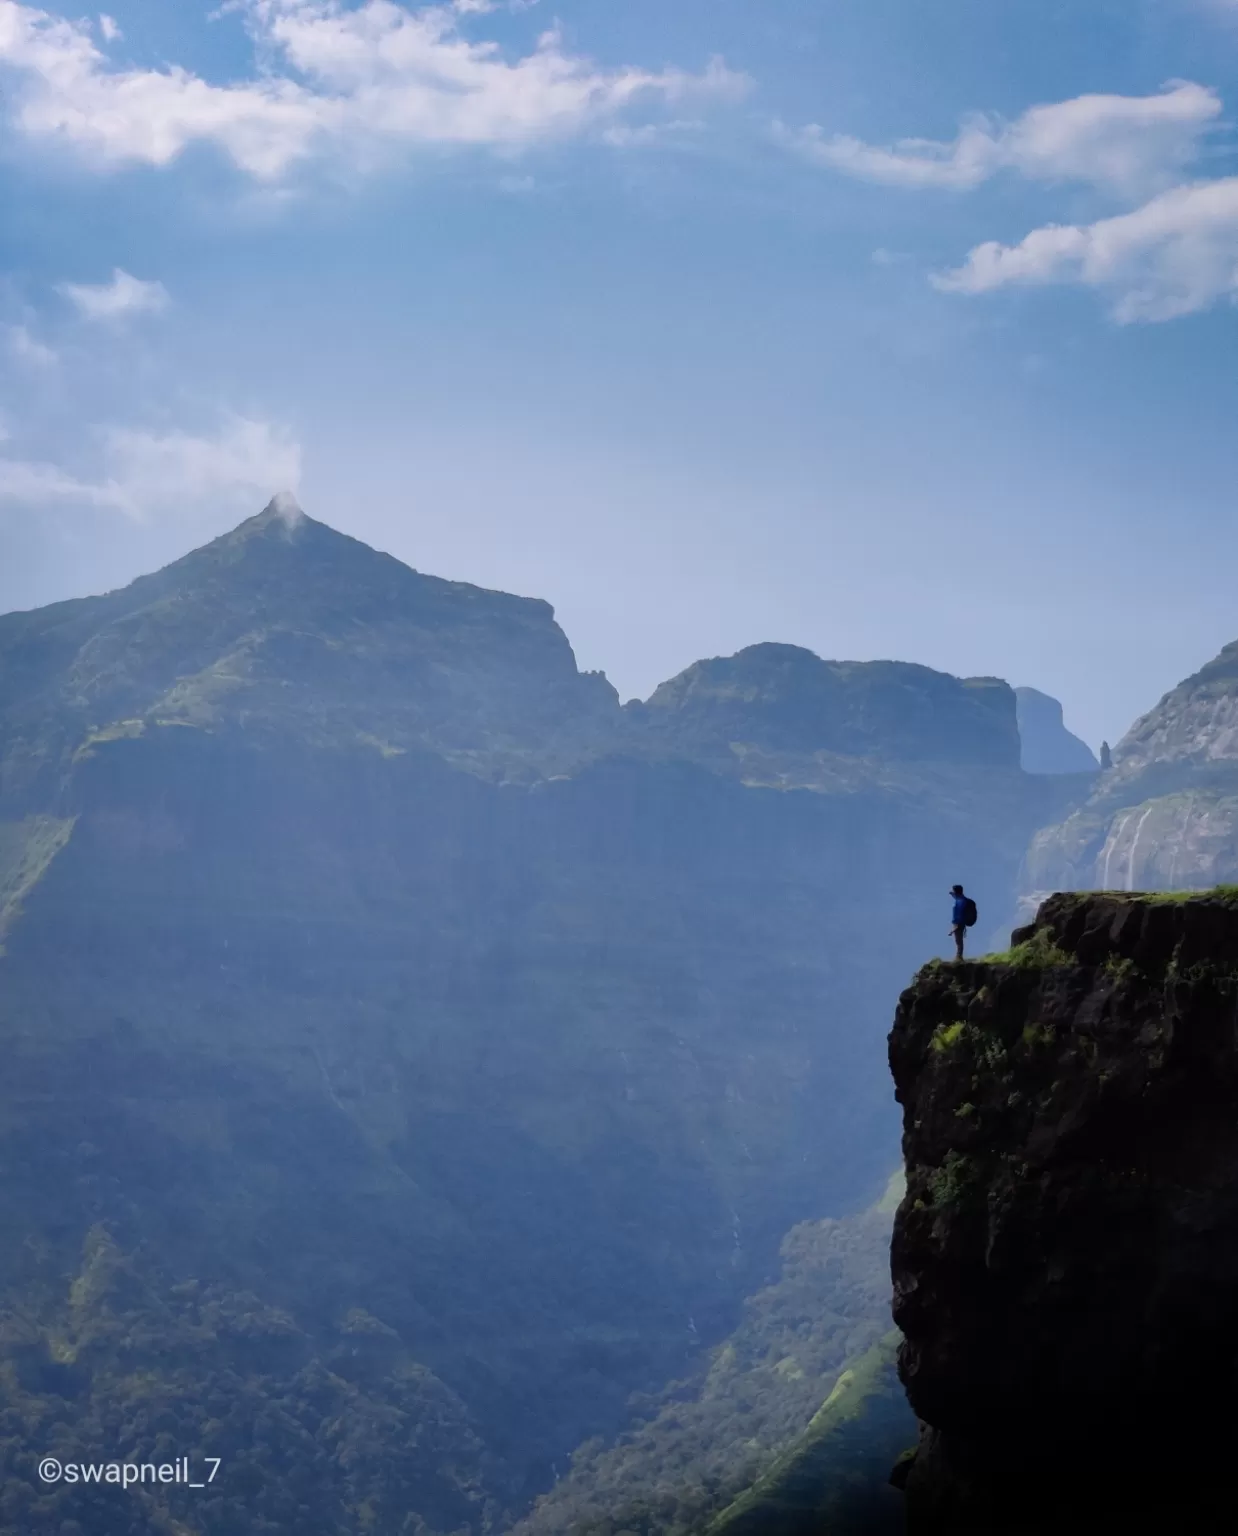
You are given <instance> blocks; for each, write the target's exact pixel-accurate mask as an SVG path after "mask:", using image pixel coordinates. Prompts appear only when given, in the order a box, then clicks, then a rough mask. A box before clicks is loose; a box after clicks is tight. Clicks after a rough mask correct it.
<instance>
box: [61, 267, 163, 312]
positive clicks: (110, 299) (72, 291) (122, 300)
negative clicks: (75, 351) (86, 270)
mask: <svg viewBox="0 0 1238 1536" xmlns="http://www.w3.org/2000/svg"><path fill="white" fill-rule="evenodd" d="M60 292H61V293H63V294H64V296H65V297H66V298H67V299H69V300H71V301H72V303H73V304H74V305H76V307H77V309H78V312H79V313H80V314H81V315H82V316H83V317H84V318H85V319H87V320H120V319H123V318H124V317H125V316H127V315H141V314H157V313H158V312H159V311H160V310H161V309H166V308H167V306H168V290H167V289H166V288H165V287H164V286H163V284H162V283H152V282H143V281H142V279H141V278H140V277H133V276H131V275H130V274H129V273H128V272H124V271H122V270H121V268H120V267H117V268H116V269H115V270H114V271H113V273H112V280H111V282H109V283H97V284H93V283H62V284H61V285H60Z"/></svg>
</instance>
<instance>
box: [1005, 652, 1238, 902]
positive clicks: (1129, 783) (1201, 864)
mask: <svg viewBox="0 0 1238 1536" xmlns="http://www.w3.org/2000/svg"><path fill="white" fill-rule="evenodd" d="M1231 880H1238V643H1235V644H1233V645H1227V646H1226V647H1225V649H1224V650H1223V651H1222V652H1221V654H1220V655H1219V656H1218V657H1216V658H1215V660H1213V661H1211V662H1209V663H1208V665H1207V666H1206V667H1203V668H1202V669H1201V670H1200V671H1199V672H1197V673H1195V675H1194V676H1193V677H1188V678H1187V679H1186V680H1185V681H1184V682H1182V683H1180V684H1179V685H1178V687H1177V688H1175V689H1173V690H1172V691H1171V692H1170V693H1167V694H1166V695H1165V697H1164V698H1163V699H1161V701H1160V703H1158V704H1157V705H1156V707H1155V708H1154V709H1151V710H1149V712H1148V713H1147V714H1146V715H1144V716H1143V717H1142V718H1141V719H1139V720H1137V721H1136V722H1135V724H1134V725H1133V726H1132V727H1131V729H1130V730H1129V731H1128V732H1127V733H1126V735H1125V736H1124V737H1123V738H1122V740H1121V741H1120V742H1119V743H1118V744H1117V746H1116V747H1115V748H1114V749H1113V767H1112V769H1111V770H1110V771H1109V772H1106V773H1104V774H1103V775H1101V776H1099V777H1098V778H1097V779H1096V780H1095V782H1094V784H1093V785H1092V787H1091V792H1090V794H1088V795H1087V797H1086V799H1084V800H1083V803H1082V804H1080V805H1079V806H1078V807H1077V809H1075V810H1073V811H1072V813H1071V815H1070V816H1069V817H1068V818H1067V819H1066V820H1064V821H1061V822H1058V823H1056V824H1053V825H1049V826H1047V827H1045V828H1044V829H1043V830H1042V831H1040V832H1038V833H1037V835H1036V836H1035V838H1034V839H1033V840H1032V844H1031V847H1030V849H1029V852H1028V855H1027V860H1026V864H1025V870H1024V876H1023V900H1022V905H1021V909H1020V915H1021V916H1022V917H1024V918H1026V917H1029V916H1030V915H1031V913H1032V912H1033V911H1034V910H1035V907H1036V905H1037V904H1038V903H1039V902H1040V901H1041V900H1043V899H1044V897H1045V895H1046V894H1048V893H1049V892H1050V891H1054V890H1115V889H1116V890H1125V891H1134V890H1202V889H1207V888H1208V887H1210V886H1213V885H1216V884H1220V883H1226V882H1228V881H1231Z"/></svg>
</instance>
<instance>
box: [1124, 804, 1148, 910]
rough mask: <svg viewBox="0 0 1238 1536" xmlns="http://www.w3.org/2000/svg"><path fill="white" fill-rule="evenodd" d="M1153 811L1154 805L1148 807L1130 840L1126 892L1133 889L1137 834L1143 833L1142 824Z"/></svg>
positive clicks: (1137, 844)
mask: <svg viewBox="0 0 1238 1536" xmlns="http://www.w3.org/2000/svg"><path fill="white" fill-rule="evenodd" d="M1153 810H1155V805H1150V806H1149V807H1148V808H1147V810H1146V811H1145V812H1144V813H1143V815H1142V816H1141V817H1140V818H1139V824H1138V826H1136V828H1135V836H1134V837H1133V838H1132V839H1131V856H1130V858H1129V859H1128V860H1127V861H1126V889H1127V890H1128V891H1133V890H1134V889H1135V850H1136V848H1138V847H1139V834H1140V833H1141V832H1142V831H1143V824H1144V822H1145V821H1147V819H1148V817H1149V816H1151V814H1152V812H1153Z"/></svg>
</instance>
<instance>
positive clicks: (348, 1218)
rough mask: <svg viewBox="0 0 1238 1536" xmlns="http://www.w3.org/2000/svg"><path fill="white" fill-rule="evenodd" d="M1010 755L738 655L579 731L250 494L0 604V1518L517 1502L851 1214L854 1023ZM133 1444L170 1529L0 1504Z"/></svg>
mask: <svg viewBox="0 0 1238 1536" xmlns="http://www.w3.org/2000/svg"><path fill="white" fill-rule="evenodd" d="M736 678H742V688H740V687H738V684H735V682H734V680H735V679H736ZM737 688H738V692H737ZM659 700H660V701H661V702H659ZM900 701H902V702H901V703H900ZM909 701H910V702H909ZM797 711H800V712H802V713H803V714H804V717H805V718H804V719H803V720H802V721H801V722H799V723H798V724H797V722H796V714H797ZM908 712H909V715H910V719H911V721H912V724H910V725H909V724H908V723H907V715H908ZM917 721H919V722H921V724H920V725H916V724H915V722H917ZM918 730H920V731H922V751H921V752H920V755H917V751H916V740H917V734H916V733H917V731H918ZM1017 751H1018V741H1017V735H1016V731H1015V718H1014V700H1013V696H1012V695H1011V693H1010V691H1009V690H1008V689H1006V688H1005V687H1004V685H1001V684H996V683H990V682H981V683H963V682H959V681H957V680H955V679H951V678H946V677H942V676H940V675H938V674H933V673H929V672H926V671H925V670H924V669H922V668H916V667H907V668H900V667H898V666H896V665H894V664H881V665H879V666H876V667H867V668H864V667H843V666H834V665H828V664H825V663H821V662H819V661H817V660H816V658H812V657H808V656H807V653H804V652H798V651H795V650H793V649H791V648H786V647H754V648H752V649H751V650H749V651H747V652H744V653H741V655H740V657H737V658H732V659H731V660H730V661H729V662H709V663H703V664H701V666H700V667H698V668H693V669H690V670H689V673H687V674H685V676H684V678H681V679H677V680H675V681H674V682H673V683H671V684H668V685H666V688H665V689H663V690H660V691H659V694H658V695H655V698H654V700H651V701H650V703H649V704H648V705H645V706H638V707H630V708H628V709H626V710H621V709H620V708H619V705H618V701H617V699H616V697H615V695H614V692H613V690H612V689H611V688H610V686H609V684H607V683H606V682H605V680H604V679H603V678H601V677H600V676H596V675H594V676H591V675H587V674H586V675H582V674H580V673H579V672H578V670H577V668H576V665H575V661H574V658H573V656H572V652H571V648H570V646H569V644H568V642H567V640H566V638H565V637H564V635H563V634H562V632H561V631H560V630H559V628H558V627H557V625H556V624H555V623H554V619H553V614H552V612H551V610H550V608H549V607H548V606H547V605H546V604H544V603H540V602H533V601H529V600H526V599H521V598H514V597H509V596H506V595H504V594H499V593H489V592H484V591H481V590H479V589H477V588H474V587H469V586H466V585H462V584H458V583H452V582H444V581H439V580H437V579H435V578H431V577H426V576H421V575H419V574H417V573H415V572H412V571H410V570H408V569H407V568H406V567H404V566H402V565H400V564H399V563H398V562H396V561H394V560H391V559H389V558H388V557H386V556H382V555H378V554H376V553H374V552H373V551H372V550H369V549H367V548H365V547H364V546H363V545H360V544H358V543H356V542H355V541H353V540H350V539H346V538H343V537H342V536H340V535H338V534H336V533H333V532H332V531H331V530H330V529H327V528H325V527H323V526H322V525H321V524H317V523H315V522H313V521H311V520H310V519H307V518H304V517H302V516H299V515H297V514H295V513H294V512H292V511H290V510H289V509H287V508H276V507H273V508H271V509H268V511H267V512H266V513H264V514H263V515H261V516H260V517H258V518H255V519H252V520H251V521H250V522H248V523H246V524H243V525H242V526H241V527H240V528H239V529H237V530H236V531H235V532H234V533H232V534H230V535H228V536H227V537H225V538H223V539H220V540H217V541H216V542H215V543H214V544H212V545H210V546H208V547H207V548H206V549H203V550H199V551H197V552H196V553H194V554H192V555H190V556H188V557H186V558H185V559H184V560H182V561H179V562H178V563H177V564H175V565H173V566H171V567H169V568H168V569H167V570H165V571H162V572H159V573H158V574H157V575H154V576H151V577H146V578H143V579H142V580H141V581H139V582H136V583H134V584H133V586H131V587H129V588H126V589H125V590H124V591H121V592H116V593H112V594H109V595H107V596H104V597H101V598H95V599H87V600H83V601H80V602H74V603H66V604H60V605H58V606H56V607H54V608H51V609H45V610H41V611H39V612H35V613H29V614H12V615H9V616H7V617H5V618H4V619H0V929H2V941H3V944H4V953H3V957H2V958H0V981H2V983H3V985H2V986H0V1029H2V1030H3V1036H4V1041H5V1073H4V1077H3V1083H2V1085H0V1151H2V1152H3V1156H4V1157H5V1159H6V1166H7V1167H8V1168H9V1169H10V1170H11V1171H12V1177H10V1179H9V1180H7V1181H6V1183H5V1185H4V1187H3V1189H2V1190H0V1223H2V1224H3V1228H4V1230H5V1231H6V1232H9V1233H10V1234H13V1236H14V1240H13V1241H11V1242H10V1243H8V1244H6V1245H5V1246H4V1248H3V1251H2V1252H0V1307H2V1308H3V1312H2V1314H0V1315H2V1316H3V1317H4V1318H7V1319H8V1321H7V1322H3V1323H2V1325H0V1391H2V1392H3V1394H4V1396H3V1406H4V1411H5V1412H6V1413H7V1414H8V1415H10V1417H9V1418H8V1419H7V1420H6V1422H7V1423H8V1424H9V1426H10V1427H9V1430H8V1431H7V1432H6V1433H7V1434H8V1436H9V1438H8V1439H7V1440H4V1441H3V1442H0V1474H2V1475H3V1477H4V1478H5V1479H7V1481H4V1482H0V1531H4V1532H5V1533H7V1532H8V1531H10V1530H13V1531H16V1530H21V1531H23V1533H24V1532H27V1531H31V1530H43V1529H46V1530H51V1531H56V1532H58V1533H59V1532H61V1531H62V1530H71V1529H72V1526H71V1525H70V1524H65V1522H73V1521H76V1522H77V1524H78V1526H79V1527H80V1529H81V1530H83V1531H89V1532H90V1533H91V1536H112V1533H114V1532H119V1531H121V1530H123V1531H125V1532H127V1533H129V1532H139V1533H142V1536H145V1533H146V1532H151V1533H153V1532H155V1531H157V1530H165V1529H168V1528H170V1527H169V1525H168V1522H169V1521H170V1520H173V1519H176V1520H180V1521H181V1522H182V1525H184V1528H186V1529H189V1530H194V1531H197V1530H199V1529H201V1530H204V1531H205V1530H208V1529H209V1530H210V1531H211V1532H212V1533H213V1532H215V1531H219V1532H221V1533H222V1532H223V1531H227V1532H228V1536H237V1533H239V1536H245V1533H248V1532H251V1531H252V1532H257V1531H259V1530H264V1529H269V1528H270V1527H271V1526H272V1525H274V1526H275V1527H277V1528H283V1529H296V1530H298V1531H299V1532H302V1531H303V1532H309V1533H318V1532H322V1533H332V1536H336V1533H342V1532H345V1531H349V1532H351V1531H353V1530H355V1529H358V1528H360V1527H361V1526H362V1525H364V1526H365V1527H366V1528H367V1529H371V1530H374V1531H376V1532H377V1533H379V1536H386V1533H388V1532H396V1531H400V1532H404V1531H406V1530H412V1529H415V1530H416V1531H417V1532H418V1533H419V1536H427V1533H434V1532H438V1531H452V1532H455V1531H459V1530H461V1529H468V1530H470V1531H477V1532H480V1531H482V1530H483V1529H486V1528H487V1527H494V1526H501V1525H502V1524H503V1523H504V1522H505V1521H506V1520H507V1519H508V1517H509V1515H511V1514H515V1513H518V1512H519V1511H520V1510H521V1509H522V1508H524V1507H525V1506H526V1505H527V1503H528V1500H529V1499H530V1497H531V1496H532V1494H533V1493H535V1492H536V1491H538V1490H540V1489H542V1488H544V1487H546V1486H547V1485H548V1484H549V1483H550V1481H551V1480H552V1477H553V1471H552V1467H553V1465H554V1464H555V1463H556V1462H558V1463H559V1464H561V1465H562V1464H563V1463H564V1461H565V1458H566V1457H567V1455H568V1454H569V1453H570V1452H571V1450H572V1449H573V1448H574V1447H575V1446H577V1445H578V1444H580V1443H581V1442H582V1441H584V1440H586V1439H588V1438H590V1437H591V1436H593V1435H596V1434H608V1433H611V1432H613V1431H614V1430H615V1429H617V1428H618V1427H620V1426H621V1425H622V1424H623V1423H624V1422H625V1421H626V1415H627V1413H628V1409H627V1407H626V1404H627V1400H628V1398H629V1395H630V1394H631V1393H633V1392H635V1391H641V1392H656V1391H659V1390H661V1389H662V1388H663V1387H664V1385H665V1383H666V1382H667V1381H668V1380H670V1379H672V1378H673V1377H675V1376H677V1375H681V1374H682V1373H683V1372H684V1371H686V1370H689V1369H691V1368H692V1365H693V1361H694V1360H695V1359H696V1358H697V1357H698V1355H699V1352H700V1351H701V1350H702V1349H703V1348H704V1347H705V1346H706V1345H708V1344H710V1343H712V1342H714V1341H715V1340H717V1339H719V1338H721V1337H722V1336H723V1335H724V1334H725V1333H726V1332H727V1330H728V1329H729V1328H730V1327H731V1326H732V1324H733V1322H734V1320H735V1318H736V1317H737V1315H738V1308H739V1305H740V1302H741V1300H742V1298H743V1297H744V1296H745V1295H747V1294H750V1293H751V1292H752V1291H754V1290H755V1289H756V1288H757V1287H758V1286H759V1285H760V1284H761V1283H762V1282H763V1281H764V1280H765V1278H766V1276H767V1274H768V1273H769V1271H770V1268H771V1265H772V1263H773V1260H774V1257H775V1255H776V1253H777V1249H778V1244H779V1242H780V1240H781V1239H782V1237H783V1235H784V1234H785V1233H786V1232H787V1230H788V1229H789V1228H790V1227H791V1226H792V1225H793V1224H795V1223H796V1222H799V1221H802V1220H805V1219H809V1218H818V1217H820V1216H822V1215H829V1214H841V1213H842V1212H844V1211H845V1210H847V1209H854V1208H857V1207H858V1206H861V1205H863V1204H865V1203H866V1202H867V1200H868V1199H869V1198H871V1197H872V1196H873V1194H875V1193H876V1191H877V1190H879V1188H880V1187H881V1185H882V1183H883V1182H884V1179H885V1176H886V1174H887V1173H888V1170H889V1165H890V1162H891V1160H892V1151H893V1147H894V1126H893V1124H892V1123H891V1118H890V1115H889V1112H888V1110H887V1108H886V1099H887V1089H886V1085H885V1083H884V1081H883V1076H884V1074H883V1071H882V1060H881V1050H880V1039H881V1035H882V1032H883V1028H884V1019H885V1017H886V1016H887V1015H888V1009H889V1003H890V999H891V998H892V997H893V996H894V995H895V993H896V992H897V989H898V986H899V985H900V983H901V982H902V980H903V979H904V978H905V976H906V975H907V974H909V973H910V971H911V969H912V967H913V965H914V963H915V962H916V961H918V960H919V959H921V958H922V957H923V954H924V953H925V952H926V950H927V951H931V950H932V949H934V948H939V947H940V946H941V945H942V944H943V943H944V940H945V935H944V928H945V926H946V920H947V915H948V914H947V912H946V909H945V897H944V892H945V889H946V887H947V886H948V885H949V884H950V883H951V881H952V880H953V879H954V878H959V877H962V878H965V879H966V880H967V883H968V886H969V888H970V889H975V890H976V891H977V893H978V895H980V897H981V900H982V902H983V901H984V899H985V897H986V893H992V896H991V899H992V900H993V901H995V902H997V903H998V904H999V905H1000V904H1002V903H1005V902H1006V901H1008V900H1009V898H1010V894H1011V892H1012V891H1013V887H1014V881H1015V875H1016V870H1017V866H1018V860H1019V856H1020V853H1021V851H1022V848H1023V846H1024V845H1025V842H1026V838H1027V836H1028V835H1029V833H1030V831H1031V829H1032V828H1033V827H1034V826H1036V825H1039V824H1040V823H1042V822H1043V821H1044V820H1046V819H1047V818H1048V816H1049V815H1050V813H1054V812H1055V806H1056V805H1058V804H1060V801H1055V800H1054V798H1053V796H1054V794H1055V790H1054V787H1053V785H1052V783H1051V781H1045V780H1039V781H1037V780H1034V779H1029V778H1028V777H1027V776H1025V775H1023V774H1022V773H1021V772H1020V771H1019V769H1018V767H1017ZM1056 814H1060V811H1056ZM376 1426H377V1428H376ZM160 1436H162V1437H163V1439H162V1440H161V1441H160V1444H167V1445H170V1444H171V1443H172V1442H173V1441H174V1442H175V1443H176V1444H177V1445H178V1446H180V1448H181V1453H182V1454H192V1453H194V1452H195V1451H196V1452H197V1453H200V1454H205V1455H219V1456H223V1457H224V1458H225V1462H226V1464H227V1465H228V1466H229V1467H231V1469H232V1477H231V1480H230V1481H228V1482H226V1483H223V1484H221V1486H220V1488H219V1490H218V1491H217V1492H215V1493H212V1495H211V1498H212V1499H214V1500H215V1501H216V1503H215V1504H214V1505H212V1506H211V1508H212V1510H213V1511H214V1512H213V1513H212V1514H211V1516H210V1520H209V1521H207V1523H206V1524H202V1521H203V1520H204V1519H205V1518H206V1517H205V1516H204V1515H203V1510H204V1509H205V1508H206V1507H207V1506H206V1505H205V1504H200V1505H198V1506H193V1507H192V1508H191V1506H190V1505H188V1504H187V1503H184V1497H185V1496H184V1495H181V1496H180V1497H181V1499H182V1502H181V1503H177V1497H178V1496H177V1494H176V1492H175V1490H173V1491H171V1492H167V1493H164V1492H163V1491H162V1490H160V1491H159V1492H158V1493H157V1494H152V1495H150V1497H149V1498H148V1499H147V1500H145V1501H144V1502H143V1501H139V1502H136V1503H134V1502H132V1501H131V1502H130V1503H129V1504H128V1505H127V1506H126V1508H125V1510H124V1511H123V1512H122V1511H119V1509H118V1506H117V1505H116V1503H115V1502H113V1503H112V1504H111V1505H107V1506H103V1505H98V1504H97V1502H96V1503H95V1504H91V1503H89V1501H88V1502H86V1503H83V1502H82V1500H83V1499H84V1498H85V1497H86V1495H85V1494H83V1493H81V1492H78V1493H75V1492H74V1491H73V1490H71V1489H67V1488H61V1489H59V1490H57V1491H55V1492H50V1491H47V1490H40V1489H38V1488H37V1487H35V1488H34V1492H33V1493H32V1492H31V1489H32V1477H33V1473H32V1472H31V1468H30V1467H29V1466H27V1465H26V1463H25V1461H23V1459H22V1458H23V1456H25V1455H26V1451H24V1450H23V1449H22V1447H25V1446H31V1445H33V1446H37V1447H40V1448H43V1449H45V1450H46V1452H47V1453H49V1454H61V1455H62V1457H63V1459H69V1452H70V1451H71V1450H72V1449H73V1447H75V1446H77V1447H80V1446H83V1445H88V1446H94V1447H97V1448H98V1452H97V1453H98V1454H99V1455H100V1456H106V1457H121V1458H123V1457H126V1456H130V1457H133V1458H135V1459H149V1455H150V1454H151V1453H152V1443H153V1442H154V1441H155V1440H157V1439H159V1437H160ZM367 1446H368V1449H366V1448H365V1447H367ZM75 1454H77V1455H81V1454H82V1453H81V1452H80V1451H78V1452H76V1453H75ZM36 1496H37V1498H36ZM97 1497H98V1496H97V1495H95V1498H96V1500H97ZM32 1501H34V1502H32ZM410 1512H414V1513H413V1514H410ZM122 1514H123V1519H124V1520H126V1521H128V1522H129V1523H128V1524H123V1523H122V1524H117V1523H116V1522H117V1521H120V1520H121V1519H122ZM410 1519H412V1520H413V1524H412V1525H409V1524H408V1521H409V1520H410ZM135 1520H136V1521H137V1522H138V1523H137V1524H136V1525H135V1524H134V1523H133V1522H134V1521H135ZM210 1521H213V1522H214V1523H213V1524H211V1523H210ZM6 1522H7V1523H6ZM109 1522H110V1523H109ZM143 1522H145V1523H143ZM185 1522H189V1523H188V1524H185ZM193 1522H197V1523H193ZM263 1522H266V1523H265V1524H264V1523H263Z"/></svg>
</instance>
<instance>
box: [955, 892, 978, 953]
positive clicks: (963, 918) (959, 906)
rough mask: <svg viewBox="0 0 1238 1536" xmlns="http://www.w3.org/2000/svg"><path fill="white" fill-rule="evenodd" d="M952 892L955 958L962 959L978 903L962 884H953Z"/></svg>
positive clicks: (974, 920) (973, 924) (973, 923)
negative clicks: (965, 891) (965, 939)
mask: <svg viewBox="0 0 1238 1536" xmlns="http://www.w3.org/2000/svg"><path fill="white" fill-rule="evenodd" d="M950 894H951V896H953V897H954V910H953V912H952V913H951V914H950V936H951V938H953V940H954V958H955V959H956V960H961V959H962V958H963V939H964V937H965V936H966V933H967V930H968V929H969V928H972V927H974V926H975V922H976V903H975V902H974V901H973V900H972V899H971V897H970V896H968V895H966V894H965V893H964V890H963V887H962V886H961V885H952V886H951V887H950Z"/></svg>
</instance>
